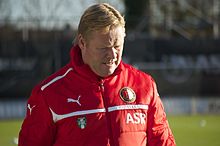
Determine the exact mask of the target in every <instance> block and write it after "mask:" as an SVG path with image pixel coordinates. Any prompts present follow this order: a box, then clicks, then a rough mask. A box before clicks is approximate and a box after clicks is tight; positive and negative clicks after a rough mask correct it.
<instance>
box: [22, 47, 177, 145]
mask: <svg viewBox="0 0 220 146" xmlns="http://www.w3.org/2000/svg"><path fill="white" fill-rule="evenodd" d="M18 145H19V146H146V145H147V146H175V140H174V137H173V135H172V132H171V130H170V128H169V125H168V122H167V119H166V114H165V112H164V108H163V105H162V102H161V100H160V98H159V95H158V93H157V89H156V85H155V82H154V81H153V79H152V78H151V77H150V76H149V75H147V74H145V73H143V72H141V71H138V70H136V69H135V68H133V67H131V66H129V65H127V64H125V63H123V62H121V63H120V65H119V67H118V68H117V69H116V71H115V72H114V74H113V75H111V76H109V77H107V78H101V77H98V76H97V75H95V74H94V73H93V72H92V71H91V70H90V68H89V67H88V65H85V64H84V63H83V62H82V58H81V55H80V49H79V48H78V46H75V47H74V48H73V49H72V50H71V61H70V63H69V64H67V65H66V66H65V67H63V68H62V69H60V70H59V71H58V72H56V73H55V74H53V75H51V76H50V77H49V78H48V79H46V80H45V81H43V82H42V83H41V84H40V85H37V86H36V87H35V88H34V90H33V91H32V94H31V96H30V98H29V100H28V103H27V114H26V117H25V120H24V122H23V124H22V128H21V131H20V134H19V144H18Z"/></svg>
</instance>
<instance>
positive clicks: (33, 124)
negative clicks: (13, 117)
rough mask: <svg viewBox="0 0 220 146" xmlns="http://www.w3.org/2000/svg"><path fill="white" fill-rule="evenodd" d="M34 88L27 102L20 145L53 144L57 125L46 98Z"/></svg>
mask: <svg viewBox="0 0 220 146" xmlns="http://www.w3.org/2000/svg"><path fill="white" fill-rule="evenodd" d="M39 91H40V89H39V88H37V89H34V90H33V92H32V95H31V96H30V98H29V100H28V102H27V112H26V117H25V119H24V121H23V124H22V127H21V130H20V133H19V140H18V146H52V145H53V141H54V135H55V125H54V123H53V120H52V116H51V113H50V110H49V107H48V105H47V104H46V102H45V99H43V98H42V95H41V94H40V93H39Z"/></svg>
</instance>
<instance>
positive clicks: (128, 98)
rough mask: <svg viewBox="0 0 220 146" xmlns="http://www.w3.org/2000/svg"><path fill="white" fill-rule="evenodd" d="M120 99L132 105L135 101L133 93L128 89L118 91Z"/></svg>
mask: <svg viewBox="0 0 220 146" xmlns="http://www.w3.org/2000/svg"><path fill="white" fill-rule="evenodd" d="M119 94H120V97H121V99H122V100H123V101H124V102H127V103H132V102H134V101H135V100H136V94H135V92H134V91H133V90H132V89H131V88H129V87H123V88H121V90H120V91H119Z"/></svg>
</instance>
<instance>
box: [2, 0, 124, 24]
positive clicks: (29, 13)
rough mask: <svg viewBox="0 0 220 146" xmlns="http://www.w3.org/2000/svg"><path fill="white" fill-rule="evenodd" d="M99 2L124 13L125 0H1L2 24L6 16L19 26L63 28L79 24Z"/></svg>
mask: <svg viewBox="0 0 220 146" xmlns="http://www.w3.org/2000/svg"><path fill="white" fill-rule="evenodd" d="M97 2H108V3H110V4H111V5H113V6H114V7H115V8H116V9H118V10H119V11H120V12H121V13H124V11H125V7H124V4H123V0H0V24H2V23H4V20H5V18H7V19H8V20H12V21H11V22H12V24H16V26H18V27H24V26H27V27H39V26H40V27H44V28H62V27H63V26H64V25H65V24H67V23H68V24H70V25H71V26H72V27H73V28H75V27H76V26H77V25H78V22H79V19H80V16H81V14H82V13H83V11H84V10H85V9H86V8H87V7H88V6H90V5H92V4H94V3H97Z"/></svg>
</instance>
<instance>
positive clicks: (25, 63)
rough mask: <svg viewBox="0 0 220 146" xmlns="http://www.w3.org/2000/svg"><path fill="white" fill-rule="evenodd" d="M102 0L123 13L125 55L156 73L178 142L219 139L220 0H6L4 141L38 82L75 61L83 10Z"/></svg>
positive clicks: (2, 12) (0, 31) (1, 97)
mask: <svg viewBox="0 0 220 146" xmlns="http://www.w3.org/2000/svg"><path fill="white" fill-rule="evenodd" d="M100 2H108V3H110V4H111V5H113V6H114V7H115V8H116V9H118V10H119V11H120V12H121V13H122V14H123V15H124V17H125V19H126V34H127V36H126V39H125V46H124V55H123V60H124V61H125V62H127V63H129V64H132V65H134V66H135V67H136V68H138V69H140V70H143V71H144V72H147V73H149V74H151V75H152V76H153V77H154V79H155V80H156V82H157V86H158V90H159V93H160V96H161V98H162V100H163V103H164V107H165V110H166V112H167V115H168V116H169V117H170V125H171V126H172V127H173V129H174V130H173V131H174V135H175V136H176V139H177V144H178V145H180V146H184V145H185V146H190V140H189V139H190V138H191V139H192V141H191V144H192V145H200V146H202V144H204V145H208V144H209V145H210V141H212V142H214V141H215V143H212V144H211V145H212V146H214V145H216V146H217V145H220V141H219V140H218V137H217V135H220V126H219V125H220V124H219V122H220V116H219V115H220V47H219V46H220V0H209V1H207V0H62V1H61V0H0V145H1V146H8V145H10V144H11V145H12V144H13V143H14V142H15V143H16V137H17V134H18V131H19V129H20V125H21V122H22V120H23V118H24V116H25V112H26V101H27V99H28V97H29V95H30V93H31V90H32V88H33V87H34V85H36V84H37V83H39V82H40V81H41V80H43V79H45V78H46V77H47V76H49V75H50V74H52V73H53V72H55V71H56V70H58V69H59V68H61V67H62V66H64V65H65V64H66V63H67V62H68V61H69V51H70V47H71V46H72V42H73V40H74V36H75V34H76V31H77V25H78V23H79V19H80V16H81V15H82V13H83V11H84V10H85V9H86V8H87V7H88V6H90V5H92V4H94V3H100ZM190 119H191V120H190ZM181 122H182V123H181ZM7 123H9V124H11V125H10V126H9V127H13V126H12V125H13V124H14V128H13V129H15V130H14V131H15V132H14V134H12V133H8V135H7V134H6V133H5V131H4V129H5V128H6V127H7ZM186 123H188V124H189V125H184V124H186ZM190 123H191V125H190ZM4 124H5V125H4ZM192 125H194V127H193V126H192ZM184 126H185V127H184ZM191 126H192V127H191ZM209 126H211V127H209ZM195 127H196V128H195ZM205 128H207V130H208V132H207V131H204V129H205ZM5 130H6V131H7V128H6V129H5ZM184 130H185V131H184ZM193 130H195V133H196V134H195V135H196V136H198V135H200V134H201V137H193V136H189V139H188V140H186V139H183V140H182V139H181V138H182V137H184V136H186V135H188V133H193V132H192V131H193ZM1 132H2V133H1ZM180 133H181V134H184V135H181V134H180ZM204 133H206V134H207V135H209V136H210V139H207V136H205V135H203V134H204ZM14 138H15V139H14ZM201 140H203V141H201ZM3 141H4V142H5V143H1V142H3ZM9 141H10V142H9ZM199 141H200V142H201V143H200V144H198V143H197V144H195V143H196V142H199ZM184 142H185V143H184ZM206 142H207V144H206ZM6 143H7V144H6ZM186 143H187V144H186ZM211 145H210V146H211Z"/></svg>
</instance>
